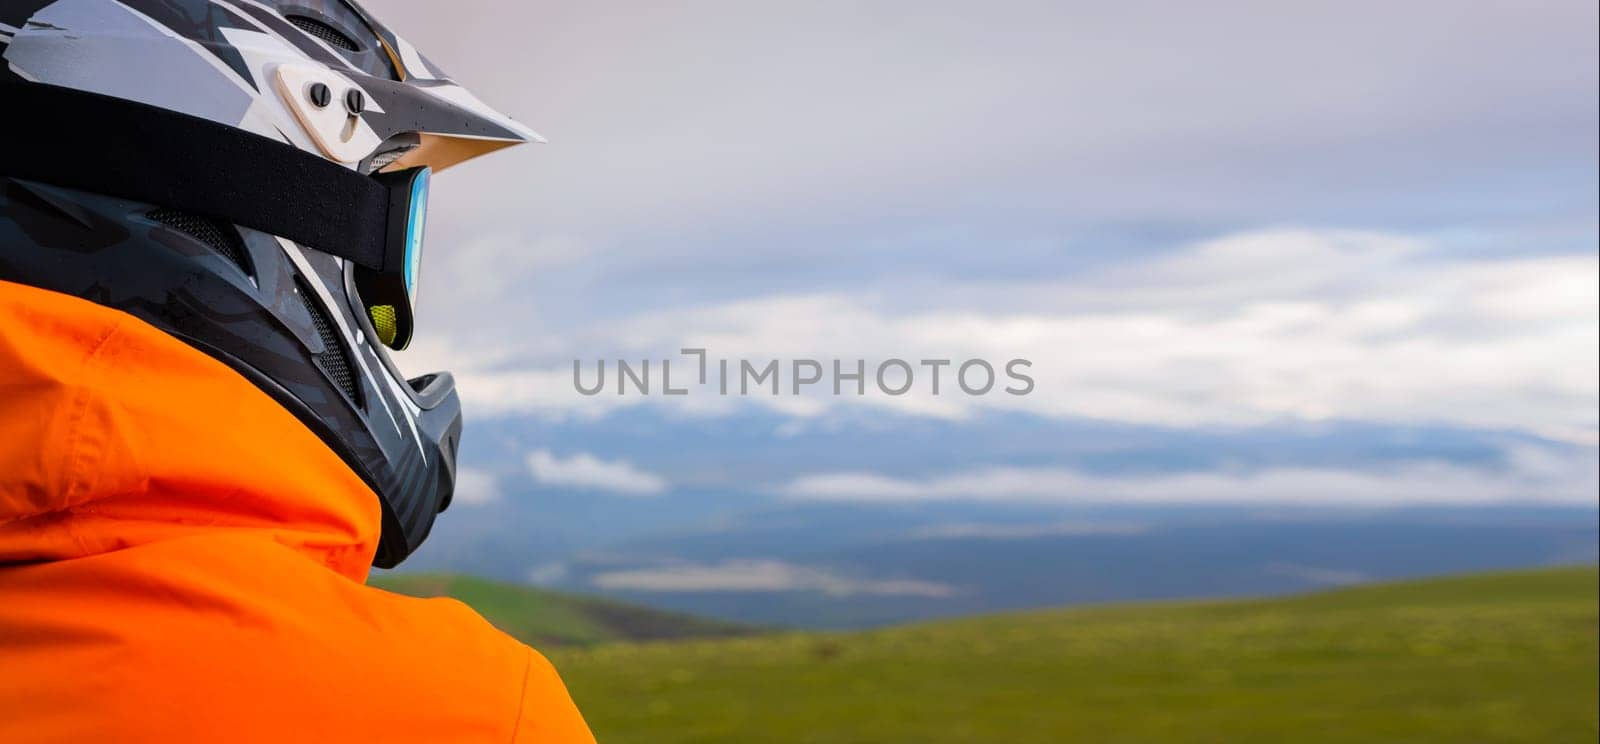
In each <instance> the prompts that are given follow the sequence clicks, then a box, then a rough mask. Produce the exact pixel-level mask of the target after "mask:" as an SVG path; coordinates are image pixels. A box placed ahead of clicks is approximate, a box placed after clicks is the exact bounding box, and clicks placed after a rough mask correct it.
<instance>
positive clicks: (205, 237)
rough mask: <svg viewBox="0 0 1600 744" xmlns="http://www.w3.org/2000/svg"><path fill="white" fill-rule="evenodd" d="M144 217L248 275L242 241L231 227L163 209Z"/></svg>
mask: <svg viewBox="0 0 1600 744" xmlns="http://www.w3.org/2000/svg"><path fill="white" fill-rule="evenodd" d="M145 216H147V217H149V218H150V219H152V220H155V221H156V222H159V223H161V224H163V225H166V226H167V227H170V228H172V229H174V230H177V231H178V232H181V233H183V234H185V235H188V236H189V237H191V238H194V239H195V240H198V241H200V242H202V243H205V244H206V245H208V246H210V247H211V250H214V251H216V252H218V253H221V254H222V255H224V256H227V257H228V260H230V261H232V262H234V264H236V265H238V267H239V268H240V269H242V270H243V271H244V273H246V274H249V273H250V264H249V263H248V262H247V261H246V260H245V257H244V255H245V254H244V241H243V240H241V239H240V238H239V231H238V230H235V229H233V226H232V225H229V224H227V223H224V222H220V221H218V220H214V219H211V218H209V217H201V216H200V215H197V214H190V213H188V212H180V211H178V210H176V209H167V208H165V207H162V208H160V209H152V210H150V212H149V213H148V214H147V215H145Z"/></svg>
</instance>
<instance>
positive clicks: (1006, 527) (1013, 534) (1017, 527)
mask: <svg viewBox="0 0 1600 744" xmlns="http://www.w3.org/2000/svg"><path fill="white" fill-rule="evenodd" d="M1148 529H1149V528H1148V527H1146V526H1145V525H1142V524H1133V523H1129V522H1055V523H1051V524H1002V523H993V524H992V523H985V522H953V523H950V524H934V525H928V526H925V527H918V528H916V529H914V530H912V531H911V532H910V534H909V536H910V537H912V538H914V539H919V540H963V539H976V540H1029V539H1033V538H1038V537H1088V536H1127V535H1141V534H1144V532H1145V531H1147V530H1148Z"/></svg>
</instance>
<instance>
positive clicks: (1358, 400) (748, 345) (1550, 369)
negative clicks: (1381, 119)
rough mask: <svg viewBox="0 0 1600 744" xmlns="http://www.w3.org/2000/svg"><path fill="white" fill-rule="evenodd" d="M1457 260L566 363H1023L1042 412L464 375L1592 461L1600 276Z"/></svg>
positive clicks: (967, 293) (1168, 266) (555, 411)
mask: <svg viewBox="0 0 1600 744" xmlns="http://www.w3.org/2000/svg"><path fill="white" fill-rule="evenodd" d="M1439 252H1440V246H1439V244H1438V243H1437V242H1435V241H1429V240H1422V239H1417V238H1410V237H1405V236H1399V235H1391V234H1385V233H1372V232H1351V231H1318V230H1275V231H1265V232H1248V233H1240V234H1236V235H1230V236H1226V237H1222V238H1218V239H1214V240H1207V241H1202V242H1199V243H1195V244H1192V245H1190V246H1188V247H1186V248H1185V249H1183V250H1180V251H1176V252H1174V253H1173V254H1171V255H1168V256H1166V257H1163V258H1160V259H1152V260H1148V261H1145V262H1143V263H1141V264H1140V265H1138V266H1128V265H1121V264H1116V265H1111V266H1108V267H1103V268H1101V269H1098V270H1096V271H1092V272H1088V273H1086V274H1084V275H1083V276H1080V277H1077V278H1074V279H1072V280H1070V281H1069V280H1054V279H1049V280H1039V281H1030V280H1016V281H1008V282H1000V283H995V282H969V283H964V284H963V283H957V284H953V285H951V286H950V287H948V288H947V289H946V290H945V292H944V293H942V294H941V295H940V296H938V297H936V298H931V299H929V300H927V301H926V306H916V305H915V304H913V306H911V307H904V306H901V307H896V306H895V305H894V304H893V303H890V302H888V301H887V300H885V299H884V296H883V295H881V294H873V293H865V294H841V293H814V294H802V295H778V296H770V297H760V298H754V299H749V300H744V301H738V302H730V303H720V304H712V305H706V306H697V307H684V308H679V309H674V310H669V311H659V312H651V313H648V314H644V315H640V316H636V317H630V318H628V319H627V320H626V321H625V322H621V323H607V324H605V325H603V326H599V327H593V328H576V329H573V330H571V331H570V332H569V334H568V338H569V341H568V342H566V343H565V344H564V346H565V347H568V348H570V347H573V346H576V345H577V344H576V342H573V341H571V340H570V339H588V343H592V344H593V346H591V347H589V348H588V349H586V350H585V351H584V352H583V353H582V354H579V355H578V356H582V357H583V358H584V359H590V360H592V359H603V358H607V357H610V358H613V359H615V358H629V359H633V360H638V359H640V358H654V359H655V360H656V362H655V363H656V364H658V365H659V364H660V361H661V360H663V359H675V360H676V364H677V365H680V366H675V368H674V375H675V377H677V376H678V375H681V374H684V373H687V372H688V371H689V370H690V369H692V367H690V365H691V363H692V362H691V360H690V359H687V358H684V357H681V356H679V355H678V349H680V348H683V347H703V348H706V349H708V350H709V352H710V353H711V354H712V355H713V356H714V357H723V358H729V359H734V360H737V359H739V358H746V359H750V360H752V361H753V362H754V363H756V364H758V365H759V364H762V363H764V361H765V360H768V359H779V360H792V359H796V358H818V359H822V360H828V359H830V358H838V359H846V360H850V359H866V360H869V364H873V365H875V364H876V363H877V362H879V361H882V360H884V359H887V358H890V357H898V358H902V359H906V360H910V361H911V362H912V363H913V365H916V364H917V362H918V361H919V360H921V359H954V360H958V361H959V360H963V359H987V360H991V361H993V362H994V363H995V364H996V366H997V367H999V366H1001V365H1003V364H1004V363H1005V362H1006V361H1007V360H1010V359H1013V358H1025V359H1028V360H1030V361H1031V362H1032V366H1031V367H1030V368H1029V371H1030V373H1031V374H1032V376H1033V377H1034V378H1035V380H1036V382H1037V385H1036V388H1035V390H1034V391H1033V393H1031V394H1030V395H1027V396H1022V397H1018V396H1012V395H1008V394H1004V393H1001V392H998V390H997V391H996V392H993V393H990V394H988V395H984V396H981V397H974V396H966V395H960V394H955V393H954V392H953V390H952V388H953V385H951V383H950V379H949V371H948V370H946V377H945V380H944V384H943V388H944V391H943V394H941V395H938V396H935V395H932V394H931V391H930V387H929V382H930V381H929V379H928V372H927V370H926V369H922V368H919V371H918V374H919V375H921V376H920V377H919V384H918V385H917V386H916V387H914V388H913V390H912V392H911V393H910V394H907V395H904V396H899V397H894V396H888V395H883V394H880V393H879V392H878V391H877V390H876V389H875V387H874V386H873V385H872V384H870V383H869V384H868V394H867V395H865V396H859V397H858V396H855V395H844V396H831V395H826V394H815V393H816V392H818V391H819V390H820V391H823V392H831V389H830V388H829V386H827V385H817V386H814V389H813V391H812V392H813V394H811V395H806V396H800V397H794V396H790V395H787V394H785V395H780V396H772V395H770V394H753V395H749V396H719V395H717V394H716V390H715V389H714V388H715V385H714V384H713V386H712V388H711V389H697V390H694V391H692V392H691V394H690V395H688V396H682V397H664V396H660V395H656V396H653V397H648V398H646V397H640V396H637V395H632V396H629V395H618V394H616V393H615V391H614V390H610V389H608V390H607V391H606V392H603V393H601V394H600V395H596V396H594V397H585V396H582V395H579V394H578V393H577V392H576V390H575V389H574V387H573V381H572V368H571V357H568V358H567V359H563V360H559V361H558V360H552V359H549V358H548V356H540V355H539V354H534V355H533V356H531V357H530V356H528V355H527V352H526V351H525V350H526V348H527V347H522V348H523V349H524V351H520V352H519V351H517V350H515V349H499V350H492V351H487V352H486V351H484V350H483V349H482V348H479V349H477V350H476V353H475V354H463V355H461V359H462V360H463V361H465V362H467V364H468V366H467V367H466V368H465V369H461V368H458V369H459V373H458V376H459V377H460V378H461V379H462V390H463V395H464V398H465V401H466V404H467V405H468V407H469V408H470V409H471V410H472V412H473V413H474V414H478V415H497V414H498V415H506V414H519V413H534V414H539V415H547V416H603V415H605V414H606V413H608V412H610V411H612V410H615V409H617V408H618V407H623V406H634V405H641V404H648V405H655V406H662V407H667V408H671V409H673V410H678V411H683V412H686V413H690V414H694V415H724V414H730V413H735V412H738V411H740V410H745V409H747V408H748V407H750V406H757V407H762V408H767V409H771V410H775V411H778V412H780V413H783V414H785V415H789V416H793V417H799V418H804V417H811V416H818V415H823V414H826V413H828V412H830V411H833V410H837V409H839V408H841V407H869V408H880V409H889V410H893V411H897V412H900V413H905V414H910V415H917V416H934V417H941V418H955V419H959V418H963V417H967V416H971V415H973V414H975V413H977V412H980V411H983V410H992V409H1001V410H1013V411H1021V412H1026V413H1032V414H1036V415H1042V416H1050V417H1060V418H1092V419H1100V420H1105V421H1115V422H1127V423H1135V424H1151V425H1160V426H1177V427H1194V426H1215V425H1224V426H1254V425H1263V424H1269V423H1274V422H1278V421H1285V420H1291V421H1319V420H1359V421H1374V422H1385V423H1396V424H1440V425H1450V426H1458V427H1470V428H1483V429H1515V430H1521V431H1526V432H1532V433H1535V434H1538V435H1541V436H1546V437H1552V438H1558V439H1564V440H1569V441H1578V442H1585V443H1591V444H1592V443H1594V442H1595V441H1596V440H1597V429H1600V384H1597V383H1596V379H1597V378H1600V290H1597V286H1600V260H1597V258H1596V257H1595V256H1594V255H1592V254H1590V255H1566V256H1539V257H1499V258H1448V257H1441V256H1440V255H1439ZM899 301H900V302H901V304H902V305H904V304H905V300H904V299H903V298H900V299H899ZM475 360H476V363H474V362H475ZM588 363H589V364H591V365H592V364H593V362H592V361H590V362H588ZM825 363H826V362H825ZM590 369H592V366H591V367H590ZM657 369H659V367H657ZM869 369H870V367H869ZM714 374H715V372H714V369H713V375H714ZM788 374H789V373H788V372H787V371H785V372H784V375H783V376H784V381H783V386H784V387H785V389H786V390H787V385H788ZM613 376H614V375H613ZM685 376H686V375H685ZM677 379H682V378H681V377H678V378H677Z"/></svg>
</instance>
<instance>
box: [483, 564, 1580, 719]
mask: <svg viewBox="0 0 1600 744" xmlns="http://www.w3.org/2000/svg"><path fill="white" fill-rule="evenodd" d="M1597 580H1600V575H1597V573H1596V571H1595V569H1593V568H1583V569H1563V570H1548V571H1535V572H1523V573H1507V574H1495V575H1485V576H1469V577H1462V578H1448V579H1438V580H1430V581H1420V582H1412V583H1402V584H1389V585H1379V586H1370V587H1362V588H1356V589H1346V590H1340V591H1332V592H1326V593H1321V594H1313V595H1306V596H1300V597H1292V598H1286V599H1267V600H1254V601H1230V602H1191V603H1163V604H1144V605H1126V606H1116V607H1096V608H1087V609H1068V610H1052V611H1045V612H1029V613H1020V614H1008V615H997V616H990V617H981V618H973V619H966V620H955V621H945V622H934V623H926V624H919V625H911V626H904V627H898V628H891V629H885V630H875V631H869V632H859V633H828V634H807V633H785V634H779V635H769V636H756V637H741V638H732V639H723V640H708V641H678V642H671V643H664V642H656V643H617V644H601V645H596V646H590V647H584V648H564V649H562V648H556V649H547V652H548V654H549V655H550V657H551V658H552V660H554V661H555V663H556V666H557V667H558V668H560V669H561V671H562V674H563V676H564V677H565V678H566V680H567V682H568V685H569V687H570V688H571V690H572V693H573V695H574V697H576V699H577V701H578V704H579V706H580V707H582V708H583V710H584V712H585V714H586V715H587V717H588V718H589V721H590V723H591V725H592V726H593V727H594V730H595V732H596V734H597V735H598V736H599V739H600V741H601V742H602V743H605V744H629V743H630V742H639V743H641V744H644V743H648V744H672V743H673V742H739V743H740V744H768V743H770V744H783V743H786V742H817V743H819V744H846V743H848V742H908V743H910V742H915V743H923V742H981V743H983V744H991V743H992V744H1006V743H1010V744H1024V743H1028V742H1079V741H1081V742H1097V743H1098V742H1218V743H1223V742H1226V743H1228V744H1234V743H1238V742H1295V743H1297V744H1298V743H1303V742H1332V741H1338V742H1361V743H1363V744H1375V743H1378V742H1407V743H1411V742H1589V743H1592V742H1594V741H1595V740H1596V736H1597V724H1596V718H1597V712H1596V711H1597V702H1596V700H1597V695H1600V689H1597V681H1596V680H1597V675H1600V665H1597V661H1596V659H1597V653H1600V650H1597V640H1596V638H1597V623H1600V617H1597V602H1600V599H1597V591H1596V583H1597ZM485 609H488V608H485Z"/></svg>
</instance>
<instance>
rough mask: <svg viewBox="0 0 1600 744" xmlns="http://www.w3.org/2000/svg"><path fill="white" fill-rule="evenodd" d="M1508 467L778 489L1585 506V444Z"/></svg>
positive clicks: (1516, 457)
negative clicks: (1582, 446) (1583, 446)
mask: <svg viewBox="0 0 1600 744" xmlns="http://www.w3.org/2000/svg"><path fill="white" fill-rule="evenodd" d="M1509 452H1510V457H1509V462H1508V464H1507V465H1506V466H1504V467H1500V468H1493V467H1487V466H1467V465H1459V464H1448V463H1439V462H1410V463H1405V464H1400V465H1393V466H1386V467H1373V468H1370V469H1366V470H1355V469H1333V468H1312V467H1278V468H1264V469H1259V470H1252V471H1244V472H1228V471H1219V472H1187V473H1170V474H1154V475H1115V476H1108V475H1095V474H1090V473H1084V472H1080V471H1077V470H1072V469H1067V468H1018V467H994V468H981V469H975V470H969V471H962V472H955V473H947V474H943V475H936V476H929V477H924V478H896V477H890V476H886V475H881V474H876V473H867V472H842V473H820V474H814V475H808V476H803V477H801V478H797V479H795V480H793V481H791V482H789V483H788V484H786V485H784V486H783V487H782V488H781V489H780V493H781V494H782V495H783V496H785V497H787V498H790V499H794V500H801V501H836V502H863V503H911V502H922V501H971V502H989V503H1038V504H1304V505H1326V506H1401V505H1408V504H1449V505H1463V504H1471V505H1482V504H1515V503H1522V504H1539V503H1560V504H1575V505H1582V504H1593V503H1594V497H1595V493H1596V492H1597V489H1600V478H1597V475H1596V466H1597V464H1600V463H1597V460H1596V457H1595V455H1594V453H1593V451H1583V448H1570V449H1566V448H1564V449H1562V450H1560V451H1552V450H1549V449H1546V448H1540V447H1529V446H1514V447H1512V448H1511V449H1510V450H1509Z"/></svg>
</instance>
